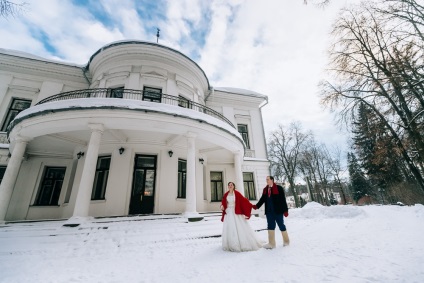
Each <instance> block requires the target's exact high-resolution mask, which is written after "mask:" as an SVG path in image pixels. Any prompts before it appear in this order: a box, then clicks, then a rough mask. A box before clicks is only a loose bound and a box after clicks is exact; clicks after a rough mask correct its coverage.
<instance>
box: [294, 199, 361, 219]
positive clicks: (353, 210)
mask: <svg viewBox="0 0 424 283" xmlns="http://www.w3.org/2000/svg"><path fill="white" fill-rule="evenodd" d="M289 213H290V215H291V216H295V217H299V218H355V217H359V216H365V215H366V213H365V212H364V211H363V210H362V209H361V208H360V207H357V206H351V205H335V206H329V207H327V206H323V205H321V204H319V203H317V202H309V203H307V204H306V205H305V206H304V207H302V208H297V209H291V210H290V211H289Z"/></svg>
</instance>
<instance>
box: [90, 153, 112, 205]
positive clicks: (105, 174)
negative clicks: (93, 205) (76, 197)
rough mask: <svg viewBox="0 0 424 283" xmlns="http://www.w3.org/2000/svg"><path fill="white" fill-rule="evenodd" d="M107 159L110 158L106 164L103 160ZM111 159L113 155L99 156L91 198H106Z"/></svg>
mask: <svg viewBox="0 0 424 283" xmlns="http://www.w3.org/2000/svg"><path fill="white" fill-rule="evenodd" d="M106 159H109V161H108V162H107V163H106V164H104V163H103V162H102V161H104V160H106ZM111 160H112V157H111V156H110V155H105V156H99V157H98V158H97V164H96V173H95V175H94V181H93V188H92V190H91V200H105V196H106V187H107V182H108V179H109V171H110V163H111ZM105 165H106V166H105Z"/></svg>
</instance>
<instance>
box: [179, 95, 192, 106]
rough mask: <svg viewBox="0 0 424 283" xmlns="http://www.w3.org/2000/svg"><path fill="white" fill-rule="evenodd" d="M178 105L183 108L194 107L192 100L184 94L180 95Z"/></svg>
mask: <svg viewBox="0 0 424 283" xmlns="http://www.w3.org/2000/svg"><path fill="white" fill-rule="evenodd" d="M178 106H180V107H183V108H192V104H191V103H190V100H188V99H187V98H185V97H184V96H182V95H178Z"/></svg>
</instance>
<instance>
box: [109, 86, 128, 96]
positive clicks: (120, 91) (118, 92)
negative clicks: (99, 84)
mask: <svg viewBox="0 0 424 283" xmlns="http://www.w3.org/2000/svg"><path fill="white" fill-rule="evenodd" d="M124 90H125V88H124V87H123V86H120V87H115V88H111V89H110V93H109V97H111V98H124Z"/></svg>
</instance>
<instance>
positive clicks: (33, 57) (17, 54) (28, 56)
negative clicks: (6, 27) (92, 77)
mask: <svg viewBox="0 0 424 283" xmlns="http://www.w3.org/2000/svg"><path fill="white" fill-rule="evenodd" d="M0 53H2V54H5V55H9V56H15V57H21V58H26V59H31V60H37V61H42V62H48V63H54V64H60V65H66V66H71V67H78V68H83V67H84V66H85V65H78V64H74V63H69V62H65V61H60V60H53V59H46V58H43V57H40V56H37V55H33V54H30V53H26V52H23V51H17V50H11V49H4V48H0Z"/></svg>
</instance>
